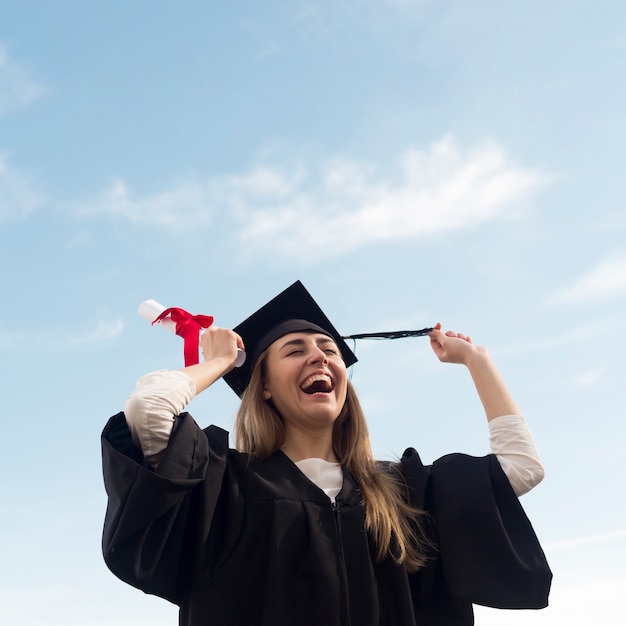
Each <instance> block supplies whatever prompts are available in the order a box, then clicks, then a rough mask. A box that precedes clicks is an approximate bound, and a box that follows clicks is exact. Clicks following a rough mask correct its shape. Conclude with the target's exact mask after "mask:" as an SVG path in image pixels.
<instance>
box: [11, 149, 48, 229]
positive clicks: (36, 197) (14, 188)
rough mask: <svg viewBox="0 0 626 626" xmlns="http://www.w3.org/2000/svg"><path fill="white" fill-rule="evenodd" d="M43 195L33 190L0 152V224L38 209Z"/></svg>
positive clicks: (42, 201)
mask: <svg viewBox="0 0 626 626" xmlns="http://www.w3.org/2000/svg"><path fill="white" fill-rule="evenodd" d="M43 203H44V197H43V196H42V195H41V194H39V193H38V192H36V191H34V190H33V188H32V187H31V185H30V183H29V181H28V180H27V179H26V177H25V176H24V175H22V174H20V172H17V171H16V170H14V169H13V168H12V167H11V166H10V165H9V163H8V160H7V158H6V157H5V156H3V155H2V154H0V224H1V223H3V222H8V221H9V220H12V219H19V218H23V217H25V216H26V215H28V214H30V213H32V212H33V211H35V210H36V209H38V208H39V207H40V206H41V205H42V204H43Z"/></svg>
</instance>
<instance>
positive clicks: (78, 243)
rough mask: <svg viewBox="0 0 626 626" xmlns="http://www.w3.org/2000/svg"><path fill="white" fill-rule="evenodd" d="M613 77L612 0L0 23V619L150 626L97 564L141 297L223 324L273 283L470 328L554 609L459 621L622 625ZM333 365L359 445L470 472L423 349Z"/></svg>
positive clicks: (227, 423) (621, 215)
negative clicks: (511, 420) (513, 405)
mask: <svg viewBox="0 0 626 626" xmlns="http://www.w3.org/2000/svg"><path fill="white" fill-rule="evenodd" d="M625 73H626V7H625V5H624V4H623V3H621V2H617V1H616V0H595V1H594V2H593V3H592V2H590V1H587V0H571V1H569V2H564V1H563V0H560V1H551V0H544V1H542V2H538V1H536V0H529V1H528V2H525V3H502V2H496V1H495V0H489V1H487V0H477V1H473V2H471V3H468V2H461V1H460V0H448V1H446V0H443V1H438V2H435V1H433V0H415V1H411V0H351V1H350V2H347V1H344V0H335V1H334V2H329V1H326V0H321V1H317V2H308V1H304V0H302V1H299V0H291V1H290V2H284V1H274V0H269V1H267V2H250V1H248V2H230V3H217V2H213V3H204V2H199V1H181V2H178V3H173V2H165V1H163V0H157V1H152V2H147V1H135V2H121V1H119V0H110V1H109V2H106V3H104V2H98V3H81V2H77V1H74V2H70V1H68V0H58V1H57V2H55V3H48V2H44V1H42V0H23V1H22V2H19V3H4V4H3V5H2V6H0V261H1V263H2V271H1V272H0V284H1V288H2V294H3V304H4V306H3V307H2V312H1V313H0V359H1V362H2V380H3V394H2V395H3V399H4V402H5V409H4V411H3V417H2V430H3V437H2V439H1V440H0V476H1V477H2V478H1V479H0V480H1V482H0V488H1V492H0V495H1V500H2V511H3V515H2V517H1V519H0V552H1V554H2V559H1V561H2V566H1V568H0V621H2V623H3V624H11V625H12V626H34V625H37V626H48V625H50V626H52V625H57V624H63V625H64V626H73V625H78V624H80V625H81V626H82V625H84V624H90V625H94V626H98V625H105V624H110V623H116V624H118V625H120V626H124V625H126V624H129V625H130V624H136V623H138V620H139V621H140V622H141V623H150V624H152V625H153V626H161V625H163V626H166V625H172V624H174V623H176V610H175V608H174V607H172V606H170V605H167V604H166V603H165V602H164V601H161V600H159V599H155V598H151V597H148V596H144V595H143V594H141V593H140V592H138V591H136V590H134V589H131V588H129V587H127V586H126V585H124V584H123V583H121V582H119V581H118V580H117V579H115V578H114V577H113V575H112V574H110V573H109V572H108V570H107V569H106V567H105V565H104V564H103V562H102V559H101V556H100V543H99V542H100V532H101V526H102V520H103V516H104V509H105V503H106V500H105V494H104V489H103V487H102V480H101V473H100V451H99V434H100V432H101V430H102V427H103V426H104V424H105V422H106V420H107V418H108V417H109V416H110V415H112V414H114V413H116V412H117V411H119V410H120V409H121V408H122V406H123V402H124V399H125V397H126V395H127V393H128V392H129V391H130V389H132V387H133V386H134V382H135V380H136V378H138V377H139V376H140V375H141V374H143V373H145V372H147V371H150V370H153V369H159V368H178V367H180V366H181V365H182V345H181V342H180V340H179V339H178V338H177V337H175V336H173V335H169V334H167V333H165V332H163V331H161V330H159V329H154V328H151V327H150V326H149V324H147V322H145V321H144V320H142V319H141V318H139V317H138V316H137V307H138V305H139V303H140V302H141V301H143V300H145V299H147V298H154V299H156V300H158V301H160V302H162V303H163V304H165V305H167V306H181V307H183V308H186V309H188V310H190V311H192V312H193V313H205V314H212V315H214V316H215V318H216V323H217V324H219V325H223V326H234V325H236V324H237V323H238V322H240V321H241V320H242V319H243V318H244V317H247V315H248V314H249V313H251V312H252V311H254V310H255V309H256V308H257V307H258V306H260V305H262V304H263V303H264V302H265V301H266V300H268V299H269V298H271V297H273V296H274V295H275V294H277V293H278V292H279V291H281V290H282V289H284V288H285V287H287V286H288V285H289V284H291V283H292V282H293V281H294V280H296V279H300V280H302V281H303V282H304V284H305V285H306V286H307V288H308V289H309V291H311V293H312V294H313V295H314V297H316V299H317V300H318V301H319V303H320V304H321V306H322V307H323V308H324V309H325V310H326V312H327V313H328V315H329V317H331V319H332V320H333V322H334V323H335V325H336V326H337V327H338V328H339V329H340V330H341V331H342V332H345V333H346V334H347V333H357V332H371V331H374V330H396V329H400V328H409V327H413V328H421V327H423V326H427V325H431V324H433V323H435V322H436V321H441V322H442V323H443V324H444V327H445V328H453V329H455V330H459V331H463V332H466V333H468V334H471V335H472V336H473V337H474V340H475V341H476V342H477V343H480V344H485V345H487V346H489V347H490V349H491V352H492V354H493V356H494V358H495V360H496V362H497V363H498V365H499V367H500V369H501V371H502V373H503V374H504V376H505V378H506V380H507V381H508V383H509V385H510V387H511V389H512V391H513V393H514V395H515V397H516V399H517V400H518V403H519V405H520V406H521V408H522V411H523V412H524V414H525V416H526V417H527V420H528V422H529V424H530V425H531V428H532V431H533V433H534V435H535V439H536V441H537V444H538V447H539V449H540V452H541V454H542V457H543V460H544V463H545V465H546V469H547V476H546V479H545V481H544V483H542V484H541V485H540V486H539V487H538V488H537V489H536V490H535V491H533V492H531V493H530V494H528V495H526V496H524V497H523V500H522V501H523V504H524V506H525V508H526V510H527V512H528V514H529V516H530V517H531V519H532V521H533V523H534V526H535V529H536V531H537V533H538V535H539V537H540V538H541V540H542V542H543V544H544V546H545V548H546V552H547V555H548V558H549V560H550V563H551V565H552V567H553V570H554V573H555V580H554V586H553V593H552V601H551V606H550V607H549V608H548V609H546V610H544V611H541V612H532V613H530V614H529V613H527V612H521V613H519V612H502V611H494V610H486V609H478V610H477V623H478V624H485V625H491V624H493V625H495V624H498V625H508V624H520V623H524V624H540V625H557V624H558V625H561V624H564V623H567V624H570V625H578V624H585V625H587V624H589V623H601V624H604V625H608V626H612V625H617V624H623V623H624V619H625V618H626V613H625V609H624V607H623V603H621V602H620V600H619V598H620V596H621V591H623V589H624V586H625V585H626V566H625V565H624V563H625V561H626V507H625V506H624V501H623V497H622V495H621V494H622V493H623V483H624V479H625V478H626V475H625V471H624V467H623V462H622V458H623V455H624V452H625V451H626V450H625V448H626V443H625V442H626V437H625V435H626V428H625V426H624V408H623V400H622V394H621V393H620V392H622V390H623V379H624V366H623V355H624V353H626V335H625V333H624V330H623V329H624V322H625V321H626V320H625V317H626V316H625V304H626V244H625V243H624V242H625V241H626V237H625V234H626V211H625V206H624V198H625V196H626V193H625V192H626V177H624V175H623V170H624V151H623V146H624V144H625V142H626V90H625V88H624V81H623V76H624V75H625ZM357 355H358V356H359V363H358V364H357V365H356V366H355V367H354V368H353V370H352V381H353V383H354V384H355V386H356V388H357V391H358V392H359V393H360V395H361V398H362V401H363V404H364V408H365V410H366V414H367V416H368V420H369V423H370V429H371V434H372V438H373V442H374V448H375V451H376V454H377V456H379V457H381V458H390V457H393V456H394V455H396V454H401V453H402V451H403V449H404V448H405V447H407V446H414V447H416V448H417V449H418V450H419V451H420V453H421V455H422V457H423V458H424V460H425V461H428V462H430V461H432V460H434V459H435V458H437V457H438V456H441V455H443V454H445V453H448V452H453V451H460V452H466V453H469V454H483V453H485V452H486V451H487V429H486V426H485V423H484V418H483V416H482V412H481V407H480V405H479V403H478V400H477V398H476V396H475V393H474V391H473V389H472V386H471V383H470V381H469V377H468V375H467V372H465V371H464V370H463V369H462V368H458V367H455V366H450V365H442V364H440V363H438V362H437V361H436V359H435V358H434V356H433V355H432V354H431V353H430V349H429V348H428V345H427V341H426V340H424V339H407V340H403V341H396V342H361V343H359V344H358V346H357ZM236 400H237V399H236V397H235V396H234V395H233V394H232V392H230V390H229V389H228V388H227V387H226V385H225V384H223V383H221V382H220V383H218V384H216V386H215V387H213V388H212V389H210V390H209V391H208V392H207V393H205V394H203V395H202V396H200V397H199V398H197V399H195V400H194V401H193V403H192V406H191V411H192V413H193V414H194V416H195V417H196V419H197V421H198V422H199V423H201V424H202V425H203V426H206V425H208V424H210V423H216V424H219V425H221V426H223V427H225V428H230V427H231V425H232V420H233V416H234V412H235V410H236V406H237V401H236Z"/></svg>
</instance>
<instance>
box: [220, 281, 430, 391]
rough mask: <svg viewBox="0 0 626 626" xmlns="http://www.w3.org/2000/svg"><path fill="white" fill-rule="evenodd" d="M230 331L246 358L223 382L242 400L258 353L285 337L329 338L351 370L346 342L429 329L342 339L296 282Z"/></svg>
mask: <svg viewBox="0 0 626 626" xmlns="http://www.w3.org/2000/svg"><path fill="white" fill-rule="evenodd" d="M233 330H234V331H235V332H236V333H238V334H239V335H240V336H241V338H242V339H243V342H244V345H245V347H246V354H247V358H246V360H245V362H244V363H243V365H242V366H241V367H237V368H235V369H233V370H231V371H230V372H228V373H227V374H226V375H225V376H224V380H225V381H226V382H227V383H228V385H229V386H230V387H231V388H232V389H233V391H234V392H235V393H236V394H237V395H238V396H241V395H242V394H243V392H244V391H245V389H246V387H247V386H248V383H249V382H250V377H251V376H252V370H253V369H254V366H255V364H256V362H257V359H258V358H259V356H260V355H261V353H262V352H263V351H264V350H266V349H267V348H268V347H269V346H270V345H271V344H272V343H273V342H274V341H276V340H277V339H280V337H282V336H284V335H286V334H288V333H292V332H307V331H308V332H316V333H323V334H325V335H328V336H329V337H331V338H332V339H333V340H334V341H335V343H336V344H337V347H338V348H339V351H340V352H341V356H342V358H343V360H344V362H345V364H346V367H350V366H351V365H354V363H356V362H357V358H356V355H355V354H354V352H353V351H352V350H351V349H350V348H349V347H348V344H347V343H346V341H345V340H346V339H352V340H356V339H397V338H400V337H411V336H420V335H425V334H427V333H428V332H430V331H431V330H432V328H424V329H422V330H418V331H394V332H385V333H363V334H360V335H341V334H340V333H339V331H338V330H337V329H336V328H335V327H334V326H333V324H332V323H331V322H330V320H329V319H328V317H326V315H325V313H324V312H323V311H322V309H321V308H320V307H319V305H318V304H317V302H315V300H314V299H313V297H312V296H311V294H310V293H309V292H308V291H307V290H306V289H305V287H304V285H303V284H302V283H301V282H300V281H299V280H298V281H296V282H295V283H293V285H291V286H290V287H287V289H285V290H284V291H283V292H281V293H279V294H278V295H277V296H276V297H275V298H273V299H272V300H270V301H269V302H268V303H267V304H266V305H264V306H262V307H261V308H260V309H259V310H258V311H257V312H256V313H253V314H252V315H251V316H250V317H248V318H247V319H246V320H244V321H243V322H241V324H239V325H238V326H236V327H235V328H233Z"/></svg>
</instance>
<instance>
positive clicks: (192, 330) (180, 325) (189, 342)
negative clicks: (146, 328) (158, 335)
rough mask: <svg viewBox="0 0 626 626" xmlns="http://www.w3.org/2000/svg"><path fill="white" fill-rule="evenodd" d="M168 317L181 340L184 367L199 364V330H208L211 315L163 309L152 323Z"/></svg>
mask: <svg viewBox="0 0 626 626" xmlns="http://www.w3.org/2000/svg"><path fill="white" fill-rule="evenodd" d="M168 315H169V316H170V318H171V320H172V322H174V323H175V324H176V334H177V335H178V336H179V337H182V338H183V341H184V347H183V350H184V353H185V367H187V366H188V365H196V363H199V362H200V357H199V355H198V344H199V342H200V329H201V328H208V327H209V326H210V325H211V324H212V323H213V317H212V316H211V315H192V314H191V313H188V312H187V311H185V310H184V309H177V308H171V309H165V311H163V313H161V314H160V315H159V317H157V318H156V319H155V320H154V321H153V322H152V323H153V324H156V323H157V322H160V321H161V320H163V319H165V318H166V317H167V316H168Z"/></svg>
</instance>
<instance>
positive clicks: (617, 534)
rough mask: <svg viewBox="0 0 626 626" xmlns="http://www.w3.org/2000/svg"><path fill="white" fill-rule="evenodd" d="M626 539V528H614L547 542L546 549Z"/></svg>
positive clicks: (561, 548) (559, 548)
mask: <svg viewBox="0 0 626 626" xmlns="http://www.w3.org/2000/svg"><path fill="white" fill-rule="evenodd" d="M625 540H626V529H621V530H613V531H608V532H605V533H598V534H593V535H584V536H581V537H571V538H569V539H560V540H559V541H552V542H548V543H546V545H545V546H544V547H545V549H546V550H549V551H554V550H570V549H572V548H580V547H582V546H590V545H596V544H601V543H613V542H618V541H625Z"/></svg>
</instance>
